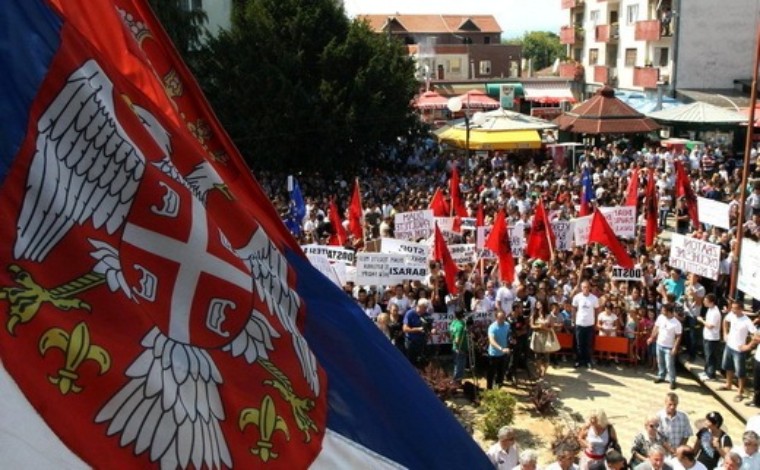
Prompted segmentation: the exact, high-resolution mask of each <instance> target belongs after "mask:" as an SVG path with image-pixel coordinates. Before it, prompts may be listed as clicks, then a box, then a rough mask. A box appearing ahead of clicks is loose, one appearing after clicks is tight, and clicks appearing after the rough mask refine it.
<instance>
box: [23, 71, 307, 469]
mask: <svg viewBox="0 0 760 470" xmlns="http://www.w3.org/2000/svg"><path fill="white" fill-rule="evenodd" d="M133 110H134V111H135V113H136V114H137V115H138V117H139V118H140V120H141V122H142V123H143V125H144V127H145V129H146V130H147V132H148V133H149V134H150V135H151V136H152V137H153V138H154V140H155V141H156V143H157V144H158V145H159V147H160V148H162V149H163V150H164V152H165V157H164V159H163V160H162V161H160V162H157V163H154V164H153V165H155V166H156V168H157V169H158V170H160V171H162V172H163V173H165V174H167V175H169V176H170V177H171V178H172V179H174V180H176V181H178V182H180V183H182V184H183V185H184V186H185V187H187V188H188V190H189V191H190V192H191V193H192V194H193V196H194V197H196V198H198V199H199V200H200V201H201V202H202V203H203V204H204V205H205V198H206V193H207V191H208V190H209V189H211V188H213V187H218V185H220V184H221V183H222V181H221V178H220V177H219V176H218V174H217V173H216V172H215V171H214V169H213V167H212V166H211V165H210V164H208V163H205V162H204V163H201V164H199V165H198V166H196V168H195V169H194V170H193V172H192V173H191V174H190V175H187V176H185V177H183V176H182V175H181V174H180V172H179V171H178V170H177V168H176V167H175V166H174V164H173V163H172V160H171V155H172V149H171V141H170V136H169V134H168V133H167V132H166V131H165V130H164V128H163V127H162V126H161V124H160V123H159V121H158V120H157V119H156V118H155V117H154V116H152V115H151V114H150V113H149V112H147V110H145V109H143V108H140V107H138V106H133ZM37 132H38V134H37V140H36V151H35V154H34V156H33V160H32V163H31V167H30V170H29V174H28V180H27V187H26V193H25V195H24V200H23V205H22V208H21V212H20V215H19V218H18V225H17V238H16V242H15V246H14V255H15V257H16V259H19V260H20V259H26V260H30V261H35V262H42V261H43V260H44V259H45V258H46V256H47V255H48V254H49V253H50V252H51V251H52V250H53V249H55V247H56V245H57V244H58V243H59V242H60V241H61V240H62V239H63V238H64V237H65V236H66V235H67V233H68V232H69V231H70V230H71V229H72V228H73V227H74V226H75V225H83V224H85V223H88V222H89V223H91V224H92V225H93V226H94V227H95V229H102V230H105V231H106V233H108V234H109V235H113V234H115V233H117V232H118V231H119V230H120V229H121V228H123V227H124V225H125V223H126V220H127V216H128V214H129V212H130V208H131V207H132V203H133V201H134V199H135V196H136V194H137V192H138V189H139V187H140V185H141V184H143V183H142V182H143V176H144V174H145V172H146V171H156V170H155V169H150V168H148V167H147V163H146V159H145V157H144V156H143V154H142V153H141V150H140V148H139V147H138V146H137V145H135V143H134V142H133V141H132V140H131V139H130V136H129V135H128V133H127V132H126V131H125V129H124V127H123V126H122V125H121V123H120V122H119V119H118V116H117V114H116V112H115V107H114V91H113V84H112V83H111V81H110V80H109V78H108V76H107V75H106V74H105V72H104V71H103V70H102V69H101V67H100V66H99V65H98V63H97V62H96V61H94V60H89V61H87V62H85V63H84V64H83V65H82V66H81V67H79V68H78V69H77V70H76V71H75V72H73V73H72V74H71V75H70V76H69V78H68V80H67V82H66V84H65V85H64V87H63V89H62V90H61V92H60V93H59V94H58V95H57V97H56V98H55V99H54V100H53V101H52V103H51V104H50V106H49V107H48V108H47V109H46V110H45V112H44V113H43V114H42V116H41V118H40V120H39V122H38V124H37ZM220 237H222V239H223V240H224V241H226V238H224V236H223V234H220ZM90 242H91V244H92V246H93V251H92V253H91V255H92V256H93V257H94V258H95V259H96V260H97V263H96V265H95V268H94V269H93V270H94V271H95V272H98V273H100V274H102V275H104V276H105V278H106V281H107V284H108V286H109V288H110V289H111V290H112V291H114V292H117V291H120V292H122V293H123V294H124V295H126V296H127V297H128V298H134V289H135V286H130V285H128V282H127V281H126V279H125V276H124V275H123V273H122V270H121V263H120V260H119V250H118V247H113V246H111V245H110V244H108V243H106V242H104V241H102V240H93V239H91V240H90ZM227 246H228V248H230V249H232V250H233V251H234V252H235V253H236V254H237V255H238V257H240V258H241V259H242V260H244V264H245V265H246V266H247V268H248V270H249V274H250V276H251V280H252V286H255V291H256V292H257V294H258V295H259V296H260V297H261V298H262V299H263V300H264V302H265V304H266V305H267V307H268V309H269V314H268V315H267V314H265V313H263V312H259V311H257V310H255V309H254V310H253V311H252V312H251V314H250V317H249V319H248V323H247V325H246V326H245V328H244V329H243V331H242V332H241V333H240V334H239V335H238V336H237V337H234V338H231V339H230V342H229V343H228V344H227V345H226V346H225V347H224V350H225V351H228V352H229V353H230V354H232V355H233V356H235V357H242V358H244V359H245V360H246V361H248V362H249V363H253V362H256V361H258V362H260V363H261V364H262V365H263V366H264V367H265V369H266V370H267V371H268V372H270V373H272V374H273V375H274V376H275V377H276V379H277V381H278V386H279V387H282V389H280V388H278V389H279V390H280V391H282V390H287V391H289V392H290V393H291V394H292V387H291V384H290V383H289V381H288V379H287V377H285V376H284V374H282V373H281V372H280V373H279V374H278V372H279V371H278V369H277V368H276V367H275V366H274V365H273V364H271V363H270V362H269V352H270V351H272V350H273V349H274V345H273V341H272V340H273V338H278V337H279V334H278V333H277V330H276V329H275V328H273V326H272V325H271V324H270V320H271V319H272V318H273V317H274V318H276V319H277V321H279V322H280V324H281V325H282V328H283V329H284V331H287V332H288V333H289V334H290V336H291V338H292V347H293V349H294V350H295V353H296V355H297V356H298V359H299V360H300V364H301V370H302V373H303V376H304V378H305V380H306V382H307V383H308V384H309V386H310V388H311V391H312V392H313V393H314V395H315V396H318V395H319V392H320V386H319V379H318V375H317V366H316V360H315V358H314V356H313V354H312V353H311V351H310V350H309V348H308V345H307V344H306V340H305V339H304V338H303V336H302V335H301V334H300V332H299V331H298V329H297V327H296V315H297V312H298V308H299V305H300V299H299V297H298V295H297V294H296V292H295V291H293V290H292V289H291V288H290V286H289V285H288V282H287V274H288V272H287V269H288V268H287V262H286V259H285V258H284V256H283V255H282V254H281V253H280V252H279V251H278V249H277V248H276V246H275V245H274V244H273V243H272V242H271V240H270V239H269V238H268V237H267V235H266V233H265V232H264V230H263V229H261V228H259V229H257V230H256V232H255V233H253V234H252V236H251V238H250V241H249V242H248V243H247V245H246V246H244V247H240V248H237V249H236V248H233V247H231V246H229V243H228V242H227ZM187 257H188V259H192V257H193V253H187ZM253 290H254V289H253V287H251V291H253ZM96 314H99V315H109V314H111V313H108V312H102V313H101V312H96ZM142 346H143V347H144V348H145V350H144V352H143V353H142V354H141V355H140V356H139V357H137V358H136V359H135V361H134V362H133V363H132V365H131V366H130V367H129V369H128V370H127V371H126V375H127V377H129V380H128V382H127V383H126V385H125V386H124V387H123V388H122V389H121V391H119V392H118V393H117V394H116V395H114V396H113V397H112V398H111V399H110V401H109V402H108V403H107V404H106V405H105V406H104V407H103V408H102V409H101V410H100V412H99V414H98V415H97V417H96V418H95V419H96V421H97V422H104V423H105V422H108V423H109V426H108V431H107V432H108V435H117V434H118V435H120V444H121V445H122V446H128V445H132V444H133V445H134V452H135V453H136V454H142V453H143V452H149V456H150V459H151V460H152V461H160V463H161V466H162V468H175V467H177V466H179V467H180V468H187V467H189V465H190V464H192V465H193V466H194V467H196V468H200V467H201V466H203V465H206V466H207V467H209V468H213V467H216V468H220V467H221V466H222V465H226V466H228V467H232V465H233V462H232V458H231V456H230V452H229V449H228V447H227V444H226V440H225V437H224V434H223V433H222V431H221V428H220V424H219V423H220V421H222V420H224V419H225V412H224V408H223V406H222V402H221V399H220V397H219V391H218V387H219V385H221V384H222V383H223V377H222V375H221V373H220V372H219V370H218V369H217V367H216V365H215V364H214V361H213V360H212V358H211V356H210V355H209V354H208V352H207V351H206V350H204V349H202V348H200V347H197V346H194V345H192V344H187V343H186V342H182V341H181V340H180V339H178V338H172V337H171V333H168V332H166V333H164V332H161V331H160V330H159V329H158V328H153V329H152V330H151V331H149V332H147V334H146V335H145V337H144V338H143V340H142ZM291 404H293V403H292V402H291ZM293 411H294V414H296V418H297V420H298V417H299V416H298V415H299V411H300V412H301V415H300V418H301V419H302V421H301V424H303V426H305V427H306V429H303V428H302V429H301V430H302V431H304V432H305V434H306V436H307V439H308V437H309V435H308V432H309V427H312V429H313V423H311V422H310V418H308V416H304V414H303V411H304V410H303V409H300V410H297V409H296V407H295V406H294V409H293ZM304 419H305V420H306V422H303V420H304ZM299 427H300V426H299Z"/></svg>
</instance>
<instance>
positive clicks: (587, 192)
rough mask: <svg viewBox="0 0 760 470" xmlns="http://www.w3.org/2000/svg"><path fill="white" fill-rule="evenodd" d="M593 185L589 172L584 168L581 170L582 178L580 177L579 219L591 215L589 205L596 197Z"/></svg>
mask: <svg viewBox="0 0 760 470" xmlns="http://www.w3.org/2000/svg"><path fill="white" fill-rule="evenodd" d="M593 183H594V181H593V178H591V171H590V170H589V169H588V168H585V169H584V170H583V176H581V212H580V216H581V217H583V216H584V215H589V214H590V213H591V203H592V202H593V200H594V198H595V197H596V194H595V193H594V184H593Z"/></svg>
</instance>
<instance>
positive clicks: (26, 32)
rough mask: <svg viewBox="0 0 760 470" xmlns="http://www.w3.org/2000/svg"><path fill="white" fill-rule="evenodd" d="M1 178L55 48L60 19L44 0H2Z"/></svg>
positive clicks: (21, 140) (8, 165) (25, 125)
mask: <svg viewBox="0 0 760 470" xmlns="http://www.w3.org/2000/svg"><path fill="white" fill-rule="evenodd" d="M0 8H2V9H3V14H2V15H0V70H1V71H2V72H0V182H2V181H3V180H4V179H5V175H6V173H8V168H9V167H10V165H11V162H12V161H13V158H14V157H15V156H16V153H17V152H18V149H19V147H20V146H21V144H22V142H23V141H24V135H25V133H26V129H27V124H28V121H29V107H30V106H31V104H32V101H33V100H34V97H35V96H36V95H37V90H38V89H39V87H40V84H41V82H42V79H43V78H45V75H46V74H47V69H48V66H49V64H50V61H51V60H52V58H53V56H54V55H55V53H56V51H57V50H58V46H59V44H60V37H59V33H60V30H61V24H62V23H61V20H60V18H58V17H57V16H56V15H55V14H54V13H53V11H52V10H51V9H50V8H49V7H48V6H47V5H46V4H45V2H44V1H43V0H10V1H4V2H2V6H1V7H0Z"/></svg>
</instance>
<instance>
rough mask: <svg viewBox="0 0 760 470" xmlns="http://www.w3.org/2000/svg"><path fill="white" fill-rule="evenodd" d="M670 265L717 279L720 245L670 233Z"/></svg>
mask: <svg viewBox="0 0 760 470" xmlns="http://www.w3.org/2000/svg"><path fill="white" fill-rule="evenodd" d="M670 265H671V266H672V267H674V268H678V269H680V270H682V271H685V272H687V273H694V274H698V275H700V276H703V277H706V278H708V279H713V280H717V279H718V269H719V268H720V245H716V244H714V243H709V242H705V241H702V240H698V239H696V238H691V237H685V236H683V235H680V234H678V233H672V234H671V238H670Z"/></svg>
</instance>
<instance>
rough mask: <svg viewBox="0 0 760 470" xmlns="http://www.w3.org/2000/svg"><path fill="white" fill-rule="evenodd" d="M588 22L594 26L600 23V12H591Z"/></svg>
mask: <svg viewBox="0 0 760 470" xmlns="http://www.w3.org/2000/svg"><path fill="white" fill-rule="evenodd" d="M588 20H589V21H590V22H591V23H593V24H597V23H598V22H599V10H591V11H590V12H589V14H588Z"/></svg>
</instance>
